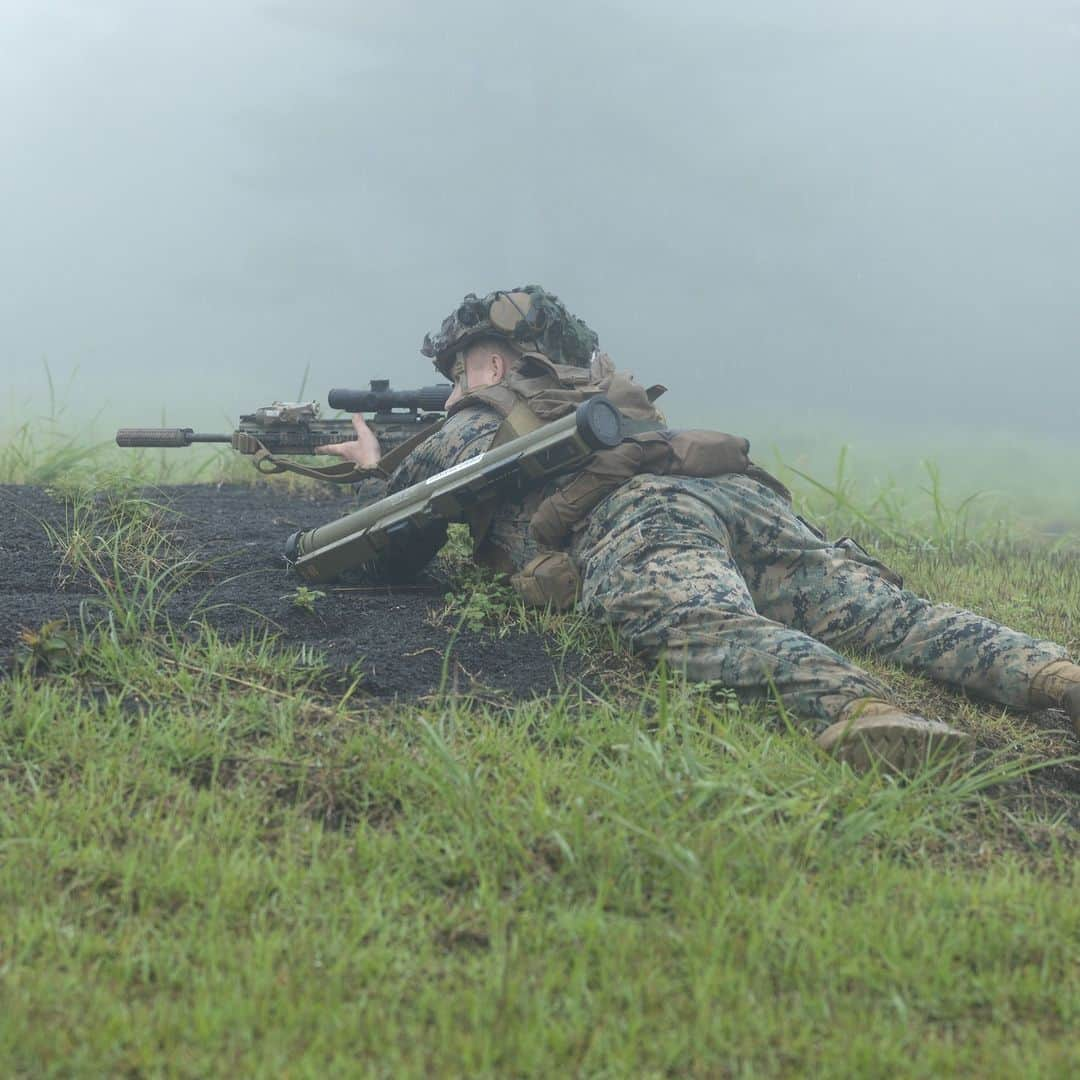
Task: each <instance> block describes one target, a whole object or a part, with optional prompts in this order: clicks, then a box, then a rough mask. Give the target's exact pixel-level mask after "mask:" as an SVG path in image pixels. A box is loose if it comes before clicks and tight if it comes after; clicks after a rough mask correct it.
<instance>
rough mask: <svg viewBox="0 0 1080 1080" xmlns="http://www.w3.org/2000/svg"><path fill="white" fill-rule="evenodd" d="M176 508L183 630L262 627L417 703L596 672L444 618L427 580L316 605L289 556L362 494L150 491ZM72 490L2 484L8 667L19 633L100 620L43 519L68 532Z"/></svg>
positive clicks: (438, 594) (386, 693)
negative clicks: (182, 555)
mask: <svg viewBox="0 0 1080 1080" xmlns="http://www.w3.org/2000/svg"><path fill="white" fill-rule="evenodd" d="M142 494H143V495H145V497H146V498H147V499H149V500H151V501H153V502H155V503H157V504H160V505H161V506H162V507H165V508H167V512H166V515H165V525H166V528H167V531H168V532H169V533H170V534H171V536H172V538H173V540H174V542H175V545H176V547H177V549H178V550H179V551H180V552H195V553H197V556H198V559H199V560H200V562H201V563H203V564H204V567H203V569H202V570H200V572H199V573H198V574H197V575H196V576H195V577H194V579H193V580H192V581H191V582H190V583H188V584H186V585H185V586H184V587H183V588H181V589H180V590H179V591H178V592H177V593H176V594H175V596H173V597H172V598H171V599H170V600H169V602H168V604H167V606H166V613H167V616H168V618H169V620H170V622H171V623H172V625H173V626H178V627H179V626H183V625H185V624H186V623H187V622H188V621H189V620H190V619H191V618H192V616H193V614H194V615H195V616H196V617H197V618H198V619H199V620H204V621H205V622H207V623H209V624H210V625H211V626H213V627H214V628H215V629H216V630H217V631H218V632H220V633H221V634H222V636H223V637H225V638H227V639H231V640H235V639H238V638H240V637H241V636H243V635H245V634H250V633H251V631H252V630H253V629H254V630H256V631H260V630H263V629H266V630H268V631H269V632H271V633H273V634H275V635H277V637H278V639H279V640H280V642H281V643H282V645H283V646H285V647H289V646H293V647H296V646H300V645H306V646H308V647H310V648H312V649H314V650H316V651H318V652H319V653H321V654H322V656H323V657H324V658H325V660H326V661H327V663H328V664H329V665H330V667H331V669H332V671H335V672H339V673H341V674H342V675H345V674H346V673H347V674H348V678H349V680H350V681H351V679H352V678H354V677H355V676H356V675H357V674H361V673H362V675H363V681H362V683H361V686H362V688H363V690H364V692H365V693H366V694H368V695H371V696H374V697H377V698H383V699H388V698H402V699H408V698H416V697H422V696H424V695H426V694H430V693H433V692H435V691H437V690H438V689H439V688H440V687H441V686H442V685H443V682H444V679H445V681H446V682H447V683H448V684H449V686H451V687H453V688H455V689H457V690H459V691H461V692H469V693H478V694H480V695H488V696H491V697H492V698H494V699H496V700H498V699H507V700H511V699H521V698H528V697H533V696H536V695H542V694H547V693H550V692H554V691H557V690H558V689H559V688H561V687H563V686H565V685H567V684H568V683H572V682H574V681H575V680H577V679H578V678H579V677H580V676H581V675H582V674H583V672H584V671H585V662H584V658H581V657H577V656H572V655H571V656H567V657H565V659H563V660H555V659H553V657H552V656H551V655H549V652H548V650H547V648H546V644H547V643H546V642H545V641H544V640H543V639H542V638H540V637H538V636H537V635H534V634H525V633H518V634H509V635H507V636H505V637H499V638H497V639H496V638H494V637H493V636H492V635H491V634H488V633H485V632H483V631H480V632H474V631H472V630H470V629H468V628H467V627H462V628H460V630H457V631H455V628H454V627H452V626H447V625H443V624H442V623H441V622H440V621H439V618H438V615H439V612H440V610H441V609H442V608H443V606H444V604H445V599H444V597H445V593H446V591H447V584H446V582H441V581H439V580H438V579H436V578H428V579H426V580H424V581H422V582H421V583H419V584H417V585H412V586H407V587H395V588H391V587H389V586H343V587H336V586H320V588H321V589H322V591H324V592H325V593H326V595H325V596H324V597H321V598H319V599H318V600H316V601H315V602H314V604H313V610H312V611H310V612H309V611H305V610H304V609H303V608H302V607H298V606H296V605H295V604H294V603H293V596H294V594H295V591H296V588H297V585H299V584H302V583H301V582H299V581H298V580H297V579H296V578H294V577H292V576H291V575H290V574H289V572H288V571H287V569H286V567H285V563H284V560H283V557H282V551H283V548H284V544H285V540H286V538H287V537H288V536H289V534H290V533H293V532H295V531H296V530H297V529H303V528H311V527H314V526H316V525H321V524H323V523H325V522H327V521H330V520H332V519H333V518H335V517H340V516H341V515H343V514H346V513H349V512H350V511H352V510H354V509H355V508H356V502H355V499H354V498H353V497H352V496H351V495H343V494H339V493H337V492H329V493H328V494H326V495H323V494H320V493H314V492H312V493H309V492H299V493H298V492H290V491H287V490H284V489H282V488H278V487H271V486H258V487H246V486H243V485H226V486H221V487H218V486H214V485H205V484H196V485H185V486H179V487H169V488H166V489H162V490H154V491H146V492H143V493H142ZM66 513H67V510H66V507H65V502H64V500H63V499H62V498H60V497H57V496H55V495H53V494H51V493H49V492H48V491H46V490H44V489H42V488H37V487H13V486H0V514H2V516H3V518H4V524H3V531H2V532H0V666H3V667H7V666H9V665H10V663H11V662H12V658H13V656H14V654H15V649H16V645H17V643H18V640H19V632H20V629H21V628H24V627H25V628H30V629H36V628H38V627H40V626H42V625H43V624H44V623H46V622H48V621H50V620H52V619H68V620H70V621H71V622H72V623H76V624H77V623H78V621H79V619H80V614H81V615H82V616H83V617H86V618H90V619H93V617H94V612H95V610H96V609H97V607H98V604H97V601H99V600H100V596H101V593H100V589H99V588H98V587H97V586H96V584H95V583H94V582H92V581H91V580H89V578H88V577H87V575H84V574H76V575H75V576H74V577H73V578H70V579H69V575H67V574H65V572H64V569H63V567H62V565H61V557H60V555H59V554H58V553H57V551H56V550H54V547H53V545H52V543H51V542H50V539H49V536H48V534H47V532H46V527H51V528H53V529H56V530H61V531H62V530H63V528H64V525H65V516H66Z"/></svg>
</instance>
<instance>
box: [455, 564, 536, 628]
mask: <svg viewBox="0 0 1080 1080" xmlns="http://www.w3.org/2000/svg"><path fill="white" fill-rule="evenodd" d="M519 607H520V604H519V603H518V599H517V597H516V595H515V594H514V590H513V589H511V588H510V586H509V585H506V584H504V583H503V582H501V581H499V580H497V579H496V578H494V577H492V576H491V575H490V574H489V573H488V572H487V571H486V570H483V569H480V568H478V567H467V568H465V569H464V570H463V571H462V572H461V573H460V574H459V575H458V576H457V580H456V582H455V588H454V590H453V591H452V592H448V593H447V594H446V607H445V608H443V610H442V612H441V613H440V615H439V621H440V622H444V623H454V624H457V625H461V626H466V627H468V629H469V630H471V631H472V632H473V633H479V632H480V631H481V630H483V629H484V627H485V626H491V625H492V624H495V623H506V622H507V620H509V619H510V618H511V617H512V616H513V614H514V613H515V612H516V611H517V609H518V608H519Z"/></svg>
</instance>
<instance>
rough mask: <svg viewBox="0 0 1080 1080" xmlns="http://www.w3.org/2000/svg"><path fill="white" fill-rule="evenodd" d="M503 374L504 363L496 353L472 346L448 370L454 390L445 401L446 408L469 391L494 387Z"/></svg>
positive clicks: (504, 370) (480, 345) (482, 347)
mask: <svg viewBox="0 0 1080 1080" xmlns="http://www.w3.org/2000/svg"><path fill="white" fill-rule="evenodd" d="M505 374H506V361H505V360H504V359H503V358H502V357H501V356H500V355H499V354H498V353H497V352H493V351H492V350H491V349H490V348H485V347H484V345H483V344H482V343H481V344H478V345H474V346H473V347H472V348H471V349H469V350H468V351H467V352H466V353H465V355H464V356H459V357H458V358H457V359H456V360H455V361H454V364H453V367H451V368H450V378H451V379H452V380H453V383H454V389H453V390H452V391H451V392H450V396H449V397H448V398H447V399H446V407H447V408H450V406H451V405H453V404H454V403H455V402H457V401H460V400H461V399H462V397H464V396H465V395H466V394H467V393H469V391H471V390H479V389H480V388H481V387H483V386H494V385H495V384H496V383H497V382H501V381H502V377H503V376H504V375H505Z"/></svg>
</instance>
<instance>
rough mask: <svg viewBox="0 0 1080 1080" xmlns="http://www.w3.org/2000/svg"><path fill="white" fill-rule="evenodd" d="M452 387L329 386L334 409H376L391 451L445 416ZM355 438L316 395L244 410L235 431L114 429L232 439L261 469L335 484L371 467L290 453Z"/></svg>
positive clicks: (165, 440) (131, 442) (170, 442)
mask: <svg viewBox="0 0 1080 1080" xmlns="http://www.w3.org/2000/svg"><path fill="white" fill-rule="evenodd" d="M452 389H453V387H452V386H450V385H449V384H444V385H441V386H423V387H421V388H420V389H419V390H391V389H390V383H389V380H387V379H372V380H371V389H370V390H345V389H336V390H331V391H330V394H329V397H328V404H329V405H330V407H331V408H332V409H347V410H348V411H349V412H361V413H362V412H373V413H374V414H375V415H374V416H373V417H372V418H371V419H370V420H368V425H369V426H370V427H371V428H372V429H373V430H374V431H375V434H376V435H377V436H378V439H379V445H380V446H381V447H382V450H383V453H384V454H387V453H388V452H389V451H391V450H396V449H398V448H399V447H402V446H403V445H404V444H406V443H409V442H410V440H415V442H412V443H411V445H410V449H411V446H412V445H416V443H419V442H421V441H422V440H423V437H425V436H427V435H428V434H430V433H431V431H432V430H433V429H434V426H435V425H436V424H437V423H438V422H439V421H440V420H442V419H443V415H444V412H445V409H446V399H447V398H448V397H449V396H450V391H451V390H452ZM355 439H356V432H355V431H354V430H353V426H352V421H351V420H349V419H348V418H347V417H340V418H337V419H330V420H323V419H320V416H319V404H318V402H316V401H307V402H282V401H275V402H274V403H273V404H272V405H266V406H263V407H262V408H260V409H256V410H255V411H254V412H253V413H247V414H245V415H244V416H241V417H240V423H239V425H238V427H237V428H236V430H235V431H234V432H232V434H231V435H229V434H223V433H222V434H210V433H204V432H196V431H194V430H193V429H192V428H121V429H120V430H119V431H118V432H117V433H116V444H117V446H125V447H131V446H157V447H176V446H191V444H192V443H228V444H229V445H230V446H232V448H233V449H234V450H236V451H237V452H238V453H240V454H247V455H249V456H250V457H251V458H252V459H253V460H252V464H253V465H254V466H255V468H256V469H258V471H259V472H261V473H264V474H272V473H280V472H286V471H288V472H296V473H300V474H301V475H303V476H311V477H314V478H315V479H317V480H328V481H330V482H331V483H337V484H343V483H353V482H355V481H357V480H361V479H364V478H368V477H370V476H371V475H372V473H371V471H370V470H366V469H358V468H357V467H356V466H354V465H353V464H352V462H341V463H340V464H337V465H329V466H325V467H322V468H319V467H316V466H311V465H301V464H299V463H298V462H295V461H290V460H288V459H289V458H290V457H294V456H303V455H310V454H314V453H315V448H316V447H317V446H327V445H329V444H331V443H341V442H352V441H353V440H355ZM399 453H400V451H399Z"/></svg>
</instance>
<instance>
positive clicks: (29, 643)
mask: <svg viewBox="0 0 1080 1080" xmlns="http://www.w3.org/2000/svg"><path fill="white" fill-rule="evenodd" d="M16 655H17V656H18V658H19V659H20V660H21V661H22V663H23V664H24V665H25V666H26V667H27V668H28V669H29V670H30V671H32V672H35V673H40V674H44V673H54V672H61V671H70V670H71V668H73V667H74V666H75V662H76V661H77V660H78V657H79V639H78V636H77V635H76V633H75V630H74V629H73V628H72V627H71V626H69V625H68V623H67V621H66V620H64V619H50V620H49V621H48V622H46V623H42V624H41V626H39V627H38V628H37V629H36V630H35V629H32V628H31V627H23V628H22V629H21V630H20V631H19V640H18V644H17V646H16Z"/></svg>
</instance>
